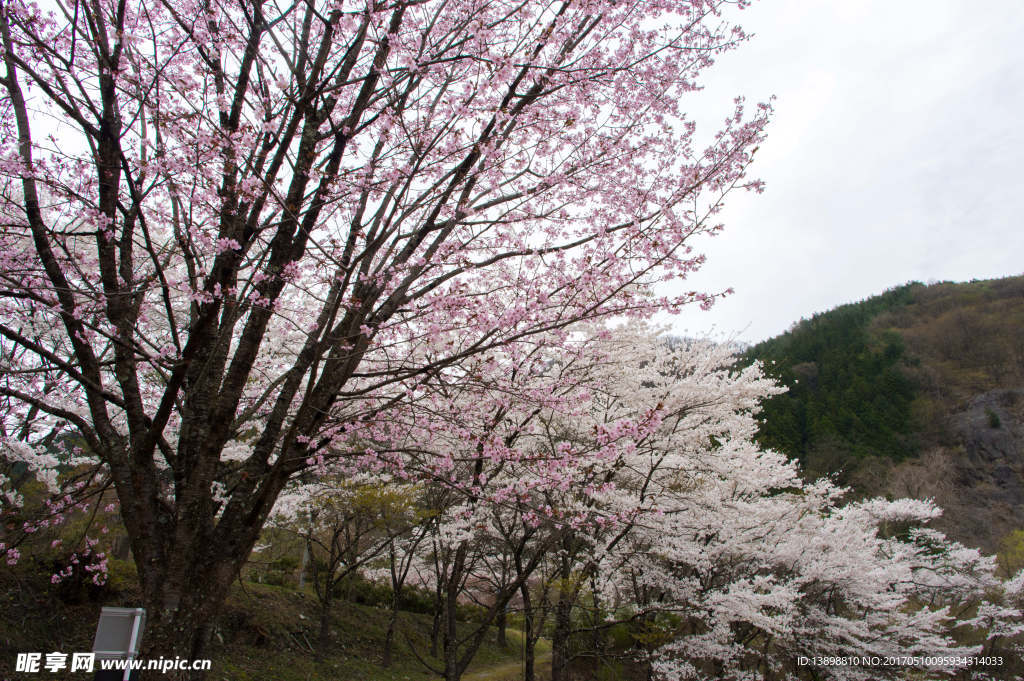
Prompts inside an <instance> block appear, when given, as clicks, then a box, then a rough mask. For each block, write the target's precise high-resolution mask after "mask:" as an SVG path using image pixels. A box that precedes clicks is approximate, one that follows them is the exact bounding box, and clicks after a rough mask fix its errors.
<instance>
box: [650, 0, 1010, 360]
mask: <svg viewBox="0 0 1024 681" xmlns="http://www.w3.org/2000/svg"><path fill="white" fill-rule="evenodd" d="M738 16H739V17H740V19H741V21H740V23H741V24H742V25H743V26H744V28H746V29H747V30H748V32H753V33H755V34H756V35H755V36H754V38H753V39H752V40H751V41H750V42H748V43H747V44H745V45H743V46H741V47H740V48H739V49H737V50H735V51H733V52H732V53H730V54H728V55H726V56H724V57H722V58H721V59H720V60H719V61H718V63H717V64H716V65H715V66H714V67H713V69H711V70H710V71H708V72H707V74H706V76H705V80H704V83H705V85H706V90H705V91H704V92H703V93H701V94H700V95H699V97H700V99H701V107H702V108H701V109H700V111H699V115H698V116H696V118H697V120H698V122H699V123H703V122H705V121H706V122H707V123H708V124H713V123H717V122H718V121H720V120H721V119H722V118H724V117H725V116H726V115H727V113H728V112H729V111H730V109H731V102H732V98H733V97H734V96H736V95H739V94H742V95H745V96H746V97H747V99H748V103H749V104H752V103H753V102H756V101H761V100H764V99H766V98H767V97H768V96H770V95H772V94H774V95H776V96H777V98H778V99H777V100H776V103H775V117H774V120H773V122H772V124H771V127H770V129H769V133H768V141H767V142H766V143H765V144H763V145H762V147H761V149H760V151H758V155H757V161H756V162H755V164H754V171H753V173H752V174H753V175H755V176H759V177H761V178H762V179H764V180H765V181H766V183H767V190H766V191H765V193H764V194H762V195H754V194H750V195H743V194H735V195H734V196H733V197H732V198H731V199H730V202H729V205H728V206H727V208H726V209H725V211H724V213H723V216H722V217H723V221H724V222H725V224H726V230H725V232H724V233H722V234H721V235H720V236H718V237H716V238H714V239H710V240H705V241H702V242H700V243H699V244H698V248H699V250H701V251H702V252H704V253H706V254H707V258H708V261H707V264H706V265H705V266H704V268H703V269H702V270H701V272H699V273H698V274H697V275H695V276H693V277H691V279H690V280H689V281H688V282H687V283H686V287H687V288H691V289H693V288H698V289H701V290H706V291H714V290H722V289H725V288H728V287H730V286H731V287H733V288H735V289H736V293H735V294H734V295H732V296H730V297H728V298H726V299H724V300H722V301H720V302H719V303H718V304H717V305H716V306H715V307H714V308H713V309H712V310H711V311H710V312H701V311H700V310H698V309H696V308H694V309H692V310H689V311H687V312H686V313H684V314H683V315H681V316H679V317H673V318H670V319H671V321H672V323H673V326H674V329H675V331H676V332H678V333H685V334H687V335H705V334H708V333H711V334H712V335H717V336H720V337H721V336H725V337H731V338H735V339H738V340H743V341H748V342H756V341H758V340H762V339H764V338H767V337H769V336H773V335H775V334H778V333H781V332H783V331H785V330H786V329H787V328H788V327H789V326H790V325H791V324H792V323H793V322H795V321H797V320H799V319H800V318H801V317H809V316H811V315H812V314H814V313H815V312H821V311H824V310H827V309H829V308H831V307H834V306H836V305H840V304H842V303H847V302H852V301H855V300H860V299H862V298H865V297H868V296H870V295H873V294H876V293H880V292H882V291H883V290H885V289H887V288H890V287H892V286H896V285H898V284H902V283H905V282H907V281H911V280H919V281H925V282H927V281H929V280H952V281H966V280H970V279H975V278H976V279H987V278H992V277H1000V276H1008V275H1013V274H1020V273H1021V272H1024V229H1022V227H1024V219H1022V216H1024V132H1022V130H1024V2H1021V0H992V1H990V2H986V3H971V2H963V1H962V0H960V1H956V0H927V1H925V0H761V1H759V2H755V3H754V6H753V7H751V8H749V9H747V10H744V11H743V12H740V13H739V15H738ZM705 106H706V107H707V109H706V110H705V109H704V107H705Z"/></svg>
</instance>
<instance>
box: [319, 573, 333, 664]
mask: <svg viewBox="0 0 1024 681" xmlns="http://www.w3.org/2000/svg"><path fill="white" fill-rule="evenodd" d="M331 600H332V599H331V591H330V589H328V590H327V592H326V593H325V594H324V597H323V598H322V599H321V600H320V635H319V637H318V640H317V655H318V656H323V655H324V654H325V653H326V652H327V649H328V648H329V647H330V645H331Z"/></svg>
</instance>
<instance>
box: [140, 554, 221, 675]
mask: <svg viewBox="0 0 1024 681" xmlns="http://www.w3.org/2000/svg"><path fill="white" fill-rule="evenodd" d="M218 573H219V575H218ZM233 579H234V577H233V575H232V574H231V573H229V572H227V573H226V571H217V570H206V571H203V572H202V577H201V578H199V579H196V580H195V581H193V582H190V583H189V584H188V586H187V588H180V587H179V586H177V585H178V584H180V581H179V580H177V579H168V580H167V581H165V582H164V583H163V584H162V585H161V584H157V585H153V584H148V585H145V586H144V587H143V592H144V596H143V606H144V607H145V609H146V629H145V631H144V632H143V638H142V651H141V657H142V658H143V659H156V658H161V657H162V658H169V659H173V658H181V659H189V660H202V659H206V658H208V657H209V651H208V647H209V646H208V644H209V642H210V637H211V635H212V634H213V624H214V620H215V618H216V616H217V614H218V613H219V612H220V610H221V607H222V606H223V604H224V601H225V600H226V599H227V595H228V591H229V589H230V586H231V582H232V581H233ZM147 587H148V588H147ZM142 678H143V679H146V681H150V680H153V681H155V680H156V679H160V680H161V681H179V680H182V681H184V680H188V681H201V680H202V679H204V678H205V674H204V673H203V672H202V671H195V672H185V671H169V672H167V673H165V674H161V673H160V672H149V674H148V675H145V674H144V675H143V677H142Z"/></svg>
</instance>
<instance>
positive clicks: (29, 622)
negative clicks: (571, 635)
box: [0, 563, 549, 681]
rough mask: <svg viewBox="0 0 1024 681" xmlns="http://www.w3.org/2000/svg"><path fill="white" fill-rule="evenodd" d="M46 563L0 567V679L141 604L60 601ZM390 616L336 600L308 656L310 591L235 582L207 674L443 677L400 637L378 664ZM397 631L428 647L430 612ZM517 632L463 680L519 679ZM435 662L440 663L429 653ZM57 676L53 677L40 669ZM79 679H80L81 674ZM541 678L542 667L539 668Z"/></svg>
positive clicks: (79, 642)
mask: <svg viewBox="0 0 1024 681" xmlns="http://www.w3.org/2000/svg"><path fill="white" fill-rule="evenodd" d="M44 577H45V572H44V570H43V566H35V565H32V564H30V563H26V564H22V565H19V566H17V567H15V568H11V569H8V568H6V566H4V569H2V570H0V679H16V678H25V679H28V678H34V677H38V676H39V674H35V675H31V674H27V675H15V674H14V670H13V668H14V661H15V656H16V653H18V652H50V651H55V650H56V651H61V652H67V653H71V652H80V651H88V650H91V648H92V637H93V634H94V632H95V627H96V621H97V619H98V617H99V610H100V608H101V607H102V606H103V605H123V606H129V605H132V606H134V605H137V602H138V594H137V592H136V591H135V590H134V588H133V587H132V586H131V585H130V583H129V586H128V587H127V588H124V589H123V590H122V591H120V592H111V591H108V592H106V593H103V594H99V596H100V600H97V601H91V600H90V599H89V598H88V595H87V594H83V595H85V598H84V599H83V601H82V602H81V603H78V604H74V605H69V604H65V603H63V602H62V601H61V600H60V599H59V598H58V596H57V592H56V590H55V589H54V588H53V587H51V586H50V585H49V584H48V583H47V582H46V581H45V579H44ZM387 618H388V613H387V612H386V611H384V610H381V609H378V608H373V607H368V606H363V605H358V604H354V603H348V602H344V601H341V602H339V603H338V604H337V607H336V609H335V613H334V622H333V631H332V634H333V636H332V640H333V645H332V646H331V649H330V650H329V651H327V653H326V654H325V655H324V656H323V657H322V658H321V659H317V658H316V656H315V655H314V654H313V650H312V645H311V644H315V641H316V636H317V632H318V626H317V620H316V599H315V598H314V597H313V595H312V594H311V593H309V592H302V591H298V590H295V589H289V588H284V587H275V586H266V585H262V584H253V583H246V584H244V585H243V584H241V583H238V584H236V585H235V587H234V589H233V592H232V595H231V597H230V600H229V602H228V604H227V607H226V608H225V611H224V613H223V614H222V616H221V618H220V619H219V621H218V624H217V627H216V630H215V633H214V640H213V644H212V649H211V652H210V656H211V658H212V660H213V665H212V667H213V668H212V671H211V673H210V674H209V677H208V678H209V679H211V681H213V680H215V681H221V680H222V679H223V680H225V681H271V680H273V681H341V680H344V681H348V680H352V681H355V680H359V681H406V680H418V679H420V680H426V679H431V680H433V679H437V678H439V677H438V676H437V675H436V674H433V673H430V672H429V671H427V670H426V669H425V668H424V666H423V665H422V664H421V663H420V662H419V661H418V660H417V659H416V657H415V655H414V654H413V653H412V652H411V651H410V648H409V645H408V643H407V641H406V639H405V637H403V636H402V635H401V634H399V636H398V637H397V640H396V642H395V652H394V655H393V664H392V666H391V667H390V668H387V669H385V668H384V667H382V666H381V655H382V652H383V644H384V633H385V631H386V627H387ZM399 626H400V630H401V631H404V632H405V633H406V634H407V635H408V640H409V641H411V642H412V643H413V644H414V645H415V646H416V648H417V651H418V652H419V653H420V654H421V655H426V653H427V652H428V651H429V636H430V618H429V617H428V616H425V615H421V614H414V613H404V612H403V613H401V615H400V618H399ZM518 634H519V632H517V631H514V630H510V631H509V636H508V638H509V643H508V647H507V648H502V647H499V646H497V645H496V644H495V643H493V640H494V639H493V637H490V639H489V641H488V642H487V643H485V644H484V645H483V646H482V648H481V650H480V652H479V653H478V655H477V657H476V658H475V659H474V661H473V664H472V665H471V667H470V669H469V673H468V674H467V681H507V680H510V679H514V678H518V670H519V669H520V654H521V653H520V646H519V637H518ZM548 655H549V649H548V648H547V647H546V646H545V645H544V642H542V646H541V648H540V650H539V651H538V657H539V658H540V659H539V664H538V670H540V671H546V670H544V667H543V665H544V661H545V660H547V659H548V658H547V656H548ZM429 661H431V662H432V663H433V664H434V665H435V666H439V663H438V662H437V661H436V660H429ZM46 676H47V678H51V679H54V678H59V675H58V674H46ZM77 676H78V678H79V679H83V678H85V677H83V676H81V675H77ZM541 678H544V677H543V674H542V675H541Z"/></svg>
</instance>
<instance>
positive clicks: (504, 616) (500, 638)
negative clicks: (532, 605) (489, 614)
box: [494, 608, 508, 648]
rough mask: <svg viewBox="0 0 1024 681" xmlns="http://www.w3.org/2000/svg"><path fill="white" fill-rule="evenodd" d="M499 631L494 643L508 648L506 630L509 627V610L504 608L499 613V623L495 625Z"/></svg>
mask: <svg viewBox="0 0 1024 681" xmlns="http://www.w3.org/2000/svg"><path fill="white" fill-rule="evenodd" d="M495 626H496V627H497V629H498V633H497V635H496V636H495V640H494V642H495V643H497V644H498V645H499V646H501V647H502V648H507V647H508V636H507V635H506V632H505V629H506V627H507V626H508V609H507V608H502V609H501V611H500V612H499V613H498V621H497V622H496V623H495Z"/></svg>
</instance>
